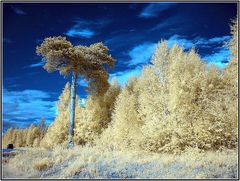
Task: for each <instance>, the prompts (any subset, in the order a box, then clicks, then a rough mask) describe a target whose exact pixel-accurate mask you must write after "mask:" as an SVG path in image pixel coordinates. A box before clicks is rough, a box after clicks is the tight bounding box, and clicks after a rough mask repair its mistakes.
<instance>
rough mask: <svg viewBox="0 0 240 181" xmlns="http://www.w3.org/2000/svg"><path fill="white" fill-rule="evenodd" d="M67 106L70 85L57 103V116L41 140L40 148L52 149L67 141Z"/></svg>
mask: <svg viewBox="0 0 240 181" xmlns="http://www.w3.org/2000/svg"><path fill="white" fill-rule="evenodd" d="M69 104H70V85H69V83H67V84H66V85H65V88H64V90H63V92H62V94H61V96H60V97H59V101H58V103H57V112H58V115H57V117H56V118H55V120H54V122H53V123H52V124H51V125H50V126H49V128H48V129H47V132H46V134H45V136H44V137H43V139H42V140H41V143H40V145H41V146H42V147H45V148H52V147H54V146H56V145H58V144H62V143H64V142H66V141H67V139H68V130H69V109H70V107H69Z"/></svg>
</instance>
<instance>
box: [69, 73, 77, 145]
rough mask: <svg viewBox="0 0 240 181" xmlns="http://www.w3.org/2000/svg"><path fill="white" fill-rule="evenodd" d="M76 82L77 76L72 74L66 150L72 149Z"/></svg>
mask: <svg viewBox="0 0 240 181" xmlns="http://www.w3.org/2000/svg"><path fill="white" fill-rule="evenodd" d="M76 80H77V75H76V73H74V72H73V75H72V84H71V100H70V101H71V102H70V125H69V135H68V148H69V149H71V148H72V147H73V135H74V131H73V128H74V119H75V100H76Z"/></svg>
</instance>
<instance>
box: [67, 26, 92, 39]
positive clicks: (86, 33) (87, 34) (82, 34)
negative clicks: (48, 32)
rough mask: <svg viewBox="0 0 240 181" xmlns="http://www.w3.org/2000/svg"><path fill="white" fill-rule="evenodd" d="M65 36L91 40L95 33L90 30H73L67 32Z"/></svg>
mask: <svg viewBox="0 0 240 181" xmlns="http://www.w3.org/2000/svg"><path fill="white" fill-rule="evenodd" d="M66 35H67V36H70V37H77V38H91V37H93V36H94V35H95V32H94V31H93V30H90V29H78V28H73V29H70V30H68V32H67V33H66Z"/></svg>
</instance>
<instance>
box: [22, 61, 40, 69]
mask: <svg viewBox="0 0 240 181" xmlns="http://www.w3.org/2000/svg"><path fill="white" fill-rule="evenodd" d="M43 65H44V62H43V61H41V62H38V63H34V64H31V65H28V66H25V67H24V68H35V67H42V66H43Z"/></svg>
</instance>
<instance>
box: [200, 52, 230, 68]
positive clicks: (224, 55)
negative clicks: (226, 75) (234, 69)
mask: <svg viewBox="0 0 240 181" xmlns="http://www.w3.org/2000/svg"><path fill="white" fill-rule="evenodd" d="M230 55H231V53H230V51H229V50H228V49H227V48H222V49H219V50H218V51H217V52H215V53H213V54H210V55H206V56H204V57H203V60H205V61H207V62H208V65H216V66H217V67H218V68H225V67H226V66H227V65H228V62H229V60H230Z"/></svg>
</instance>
